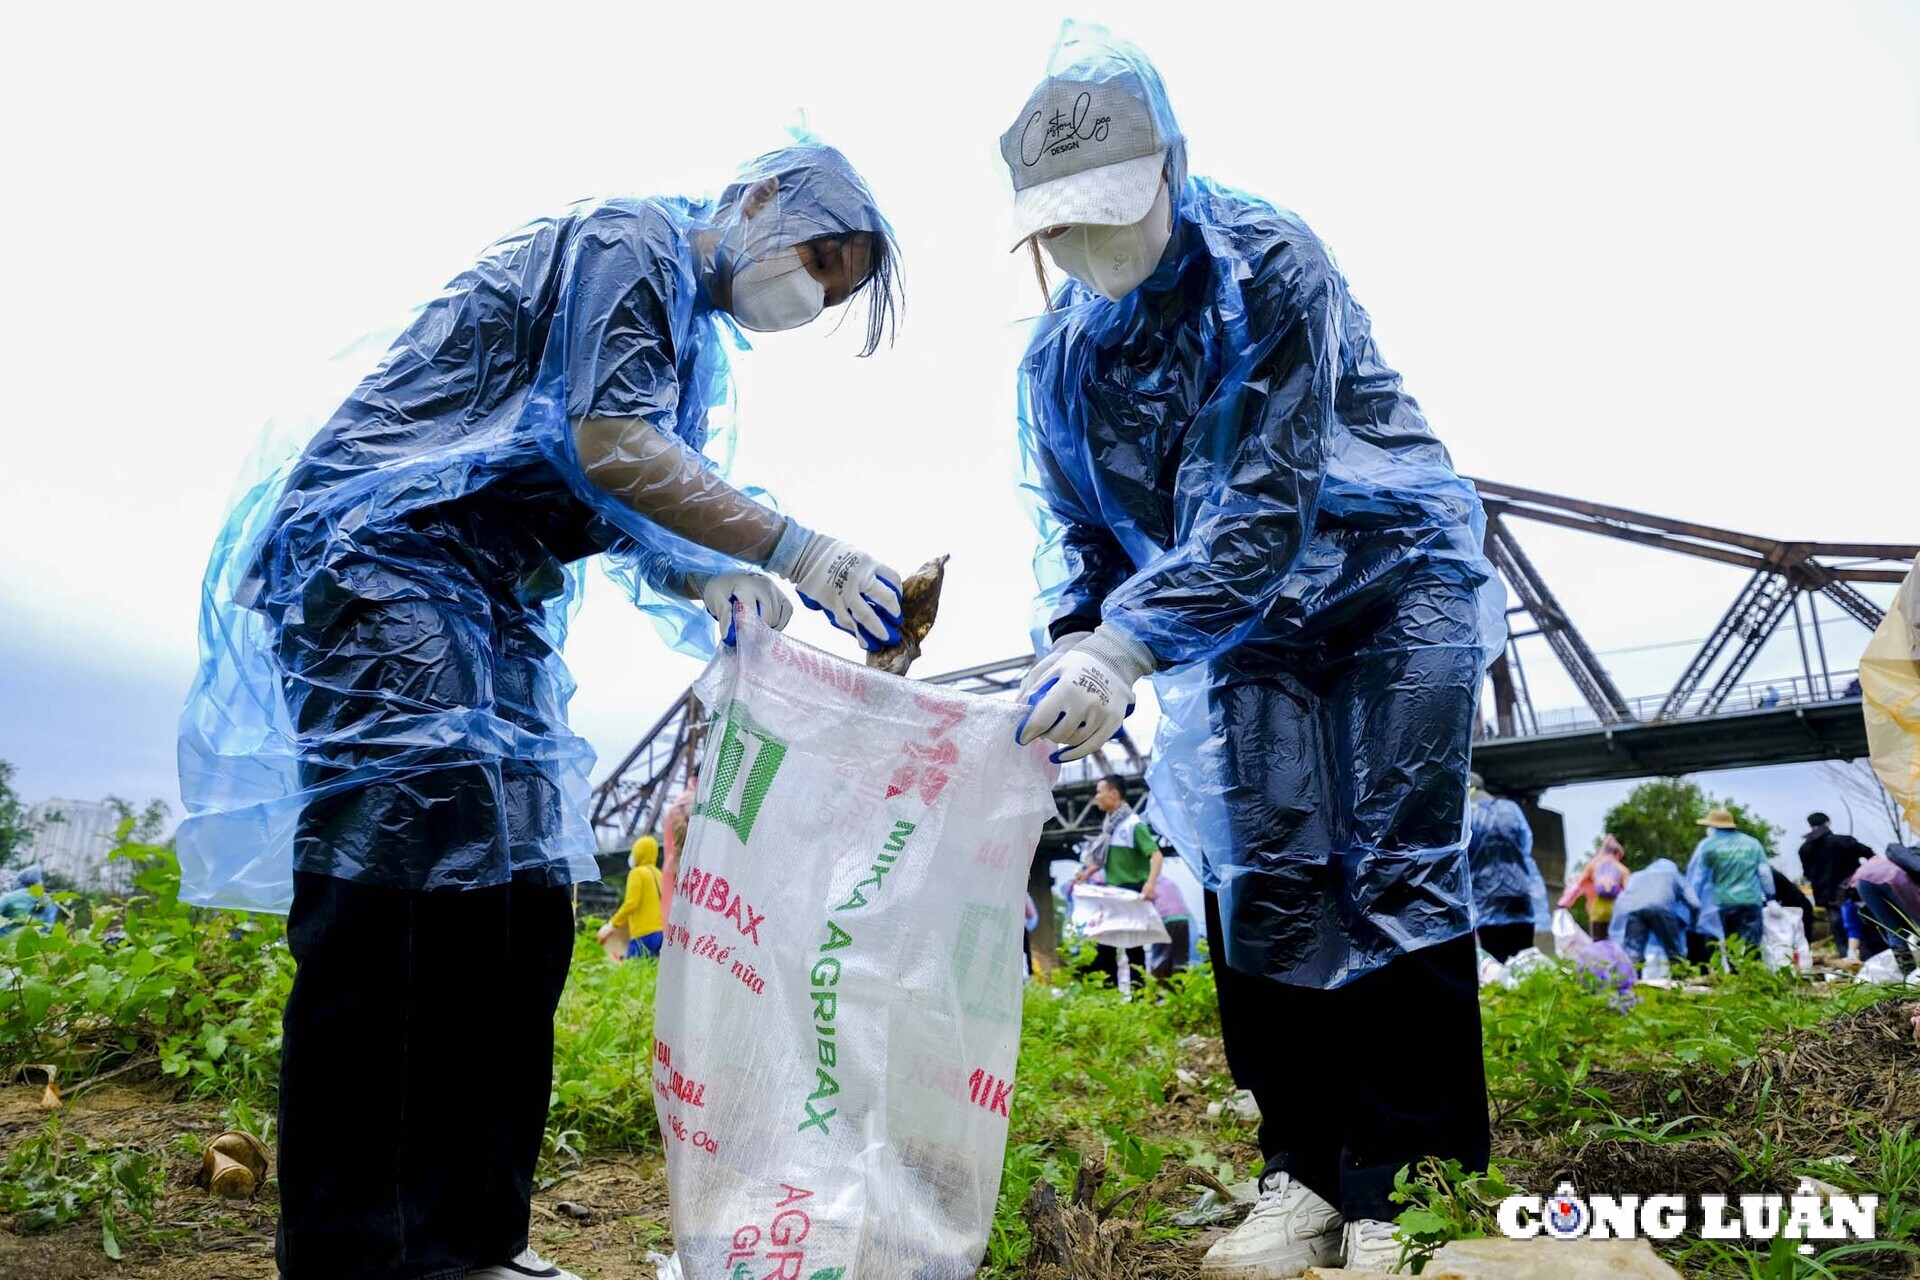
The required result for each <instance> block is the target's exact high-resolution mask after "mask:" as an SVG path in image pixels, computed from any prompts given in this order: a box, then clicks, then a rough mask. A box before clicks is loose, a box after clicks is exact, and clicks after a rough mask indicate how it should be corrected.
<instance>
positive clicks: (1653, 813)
mask: <svg viewBox="0 0 1920 1280" xmlns="http://www.w3.org/2000/svg"><path fill="white" fill-rule="evenodd" d="M1709 809H1725V810H1727V812H1729V813H1731V814H1732V815H1733V820H1734V822H1735V823H1736V824H1737V825H1738V826H1739V828H1740V830H1742V831H1744V832H1746V833H1747V834H1748V835H1750V836H1752V837H1753V838H1754V839H1756V840H1758V841H1759V842H1760V843H1761V844H1762V845H1764V846H1766V850H1767V856H1768V857H1772V856H1773V855H1774V854H1775V853H1777V852H1779V843H1780V837H1781V836H1782V835H1784V834H1785V832H1783V831H1781V830H1780V828H1779V827H1776V826H1774V825H1773V824H1772V823H1770V822H1768V821H1767V820H1766V819H1764V818H1761V817H1759V816H1757V815H1756V814H1754V812H1753V811H1752V810H1750V809H1748V808H1747V807H1746V806H1745V805H1742V804H1741V803H1740V802H1739V801H1737V800H1727V799H1724V798H1722V797H1719V796H1714V795H1709V794H1708V793H1707V792H1705V791H1703V790H1702V789H1701V788H1700V786H1699V784H1697V783H1695V782H1694V781H1692V780H1691V779H1689V778H1655V779H1654V780H1652V781H1651V782H1643V783H1641V784H1640V785H1639V786H1637V787H1635V788H1634V789H1633V790H1632V791H1631V792H1629V793H1628V795H1627V798H1626V799H1625V800H1622V801H1621V802H1620V803H1619V804H1617V805H1615V806H1613V808H1611V809H1609V810H1607V819H1606V822H1605V823H1604V824H1603V825H1604V827H1605V829H1606V830H1608V831H1611V832H1612V833H1613V834H1614V835H1615V836H1617V837H1618V838H1619V840H1620V843H1621V845H1622V846H1624V847H1625V849H1626V851H1627V857H1626V862H1627V866H1629V867H1631V868H1634V869H1635V870H1638V869H1639V868H1641V867H1644V866H1646V865H1647V864H1648V863H1649V862H1652V861H1653V860H1654V859H1655V858H1672V859H1673V860H1674V861H1675V862H1677V863H1679V864H1680V865H1681V866H1682V867H1685V866H1686V865H1687V859H1688V857H1690V856H1691V855H1692V853H1693V846H1695V845H1696V844H1699V843H1700V837H1701V836H1703V835H1704V834H1706V832H1705V830H1704V828H1702V827H1701V826H1700V819H1702V818H1704V817H1706V816H1707V811H1708V810H1709Z"/></svg>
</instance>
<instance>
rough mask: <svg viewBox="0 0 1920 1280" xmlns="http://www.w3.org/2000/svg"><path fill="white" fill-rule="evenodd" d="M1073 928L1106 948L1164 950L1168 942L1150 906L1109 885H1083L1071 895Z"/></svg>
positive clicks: (1134, 896)
mask: <svg viewBox="0 0 1920 1280" xmlns="http://www.w3.org/2000/svg"><path fill="white" fill-rule="evenodd" d="M1073 927H1074V928H1076V929H1078V930H1079V931H1080V933H1081V936H1083V937H1085V938H1088V939H1090V940H1091V941H1094V942H1099V943H1103V944H1105V945H1106V946H1109V947H1120V948H1127V947H1146V946H1152V945H1154V944H1156V943H1157V944H1159V945H1160V946H1165V945H1167V943H1168V942H1170V941H1171V940H1172V939H1171V938H1169V936H1168V934H1167V926H1166V924H1165V922H1164V921H1162V920H1161V919H1160V913H1159V912H1158V911H1155V910H1154V909H1153V903H1151V902H1149V901H1148V900H1147V899H1146V898H1143V897H1141V896H1140V895H1139V894H1138V893H1135V892H1134V891H1133V890H1132V889H1116V888H1114V887H1113V886H1112V885H1104V884H1083V885H1081V886H1079V887H1078V888H1076V889H1075V890H1074V891H1073Z"/></svg>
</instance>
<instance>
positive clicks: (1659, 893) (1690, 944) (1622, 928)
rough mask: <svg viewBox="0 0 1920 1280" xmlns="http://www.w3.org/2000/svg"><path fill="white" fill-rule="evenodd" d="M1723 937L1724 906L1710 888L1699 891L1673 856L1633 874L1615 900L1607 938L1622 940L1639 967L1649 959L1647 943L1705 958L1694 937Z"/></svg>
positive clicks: (1673, 955) (1677, 955)
mask: <svg viewBox="0 0 1920 1280" xmlns="http://www.w3.org/2000/svg"><path fill="white" fill-rule="evenodd" d="M1722 936H1723V929H1722V926H1721V923H1720V908H1719V906H1718V905H1717V904H1716V903H1715V901H1714V897H1713V893H1712V890H1711V887H1709V888H1708V891H1707V892H1705V893H1701V892H1700V891H1699V890H1698V888H1696V887H1695V886H1694V885H1693V884H1692V883H1690V882H1689V880H1688V878H1687V877H1685V876H1683V875H1681V874H1680V868H1679V867H1678V866H1677V865H1675V863H1674V861H1673V859H1672V858H1655V859H1654V860H1653V861H1652V862H1650V863H1648V864H1647V865H1646V866H1645V867H1642V868H1641V869H1640V870H1638V871H1636V872H1634V873H1633V876H1632V878H1631V879H1629V880H1628V881H1627V887H1626V888H1624V889H1622V890H1621V891H1620V896H1619V897H1618V898H1615V899H1614V900H1613V923H1612V924H1611V925H1610V926H1608V930H1607V937H1608V938H1609V939H1610V940H1611V941H1613V942H1617V943H1619V944H1620V946H1621V947H1622V948H1623V949H1624V950H1625V951H1626V953H1627V954H1628V955H1629V956H1631V957H1632V958H1633V962H1634V963H1635V964H1637V965H1639V964H1645V963H1646V961H1647V942H1648V941H1649V940H1650V939H1651V940H1652V941H1655V942H1658V943H1659V944H1660V949H1661V950H1663V951H1665V952H1666V953H1667V956H1668V958H1669V959H1673V960H1686V959H1688V958H1690V957H1691V958H1704V955H1705V948H1704V946H1696V945H1694V941H1693V940H1694V939H1696V938H1697V939H1708V938H1719V937H1722Z"/></svg>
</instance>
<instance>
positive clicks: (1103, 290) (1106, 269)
mask: <svg viewBox="0 0 1920 1280" xmlns="http://www.w3.org/2000/svg"><path fill="white" fill-rule="evenodd" d="M1172 237H1173V205H1172V201H1171V199H1170V198H1169V196H1168V194H1167V184H1166V183H1165V182H1162V183H1161V184H1160V194H1159V195H1158V196H1155V197H1154V201H1153V208H1151V209H1149V210H1147V216H1146V217H1144V218H1142V219H1140V221H1138V222H1129V223H1128V224H1127V225H1126V226H1124V227H1090V226H1073V227H1068V228H1067V229H1066V230H1065V231H1062V232H1061V233H1060V234H1059V235H1057V236H1047V237H1042V238H1041V241H1040V246H1041V247H1042V248H1043V249H1045V250H1046V251H1047V256H1048V257H1049V258H1052V259H1053V265H1054V266H1056V267H1058V268H1060V269H1061V270H1062V271H1064V272H1066V273H1067V274H1068V275H1070V276H1072V277H1073V278H1074V279H1075V280H1078V281H1079V282H1080V283H1081V284H1084V285H1086V286H1087V288H1089V289H1092V290H1093V291H1094V292H1095V293H1099V294H1104V295H1105V296H1106V297H1109V298H1111V299H1113V300H1114V301H1115V302H1118V301H1120V299H1122V298H1124V297H1126V296H1127V295H1128V294H1130V293H1132V292H1133V291H1134V290H1135V289H1138V288H1139V287H1140V285H1141V282H1142V281H1144V280H1145V279H1146V278H1147V277H1148V276H1150V275H1152V274H1153V269H1154V268H1155V267H1157V266H1159V265H1160V255H1161V254H1163V253H1165V252H1166V251H1167V241H1168V240H1170V239H1172Z"/></svg>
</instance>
